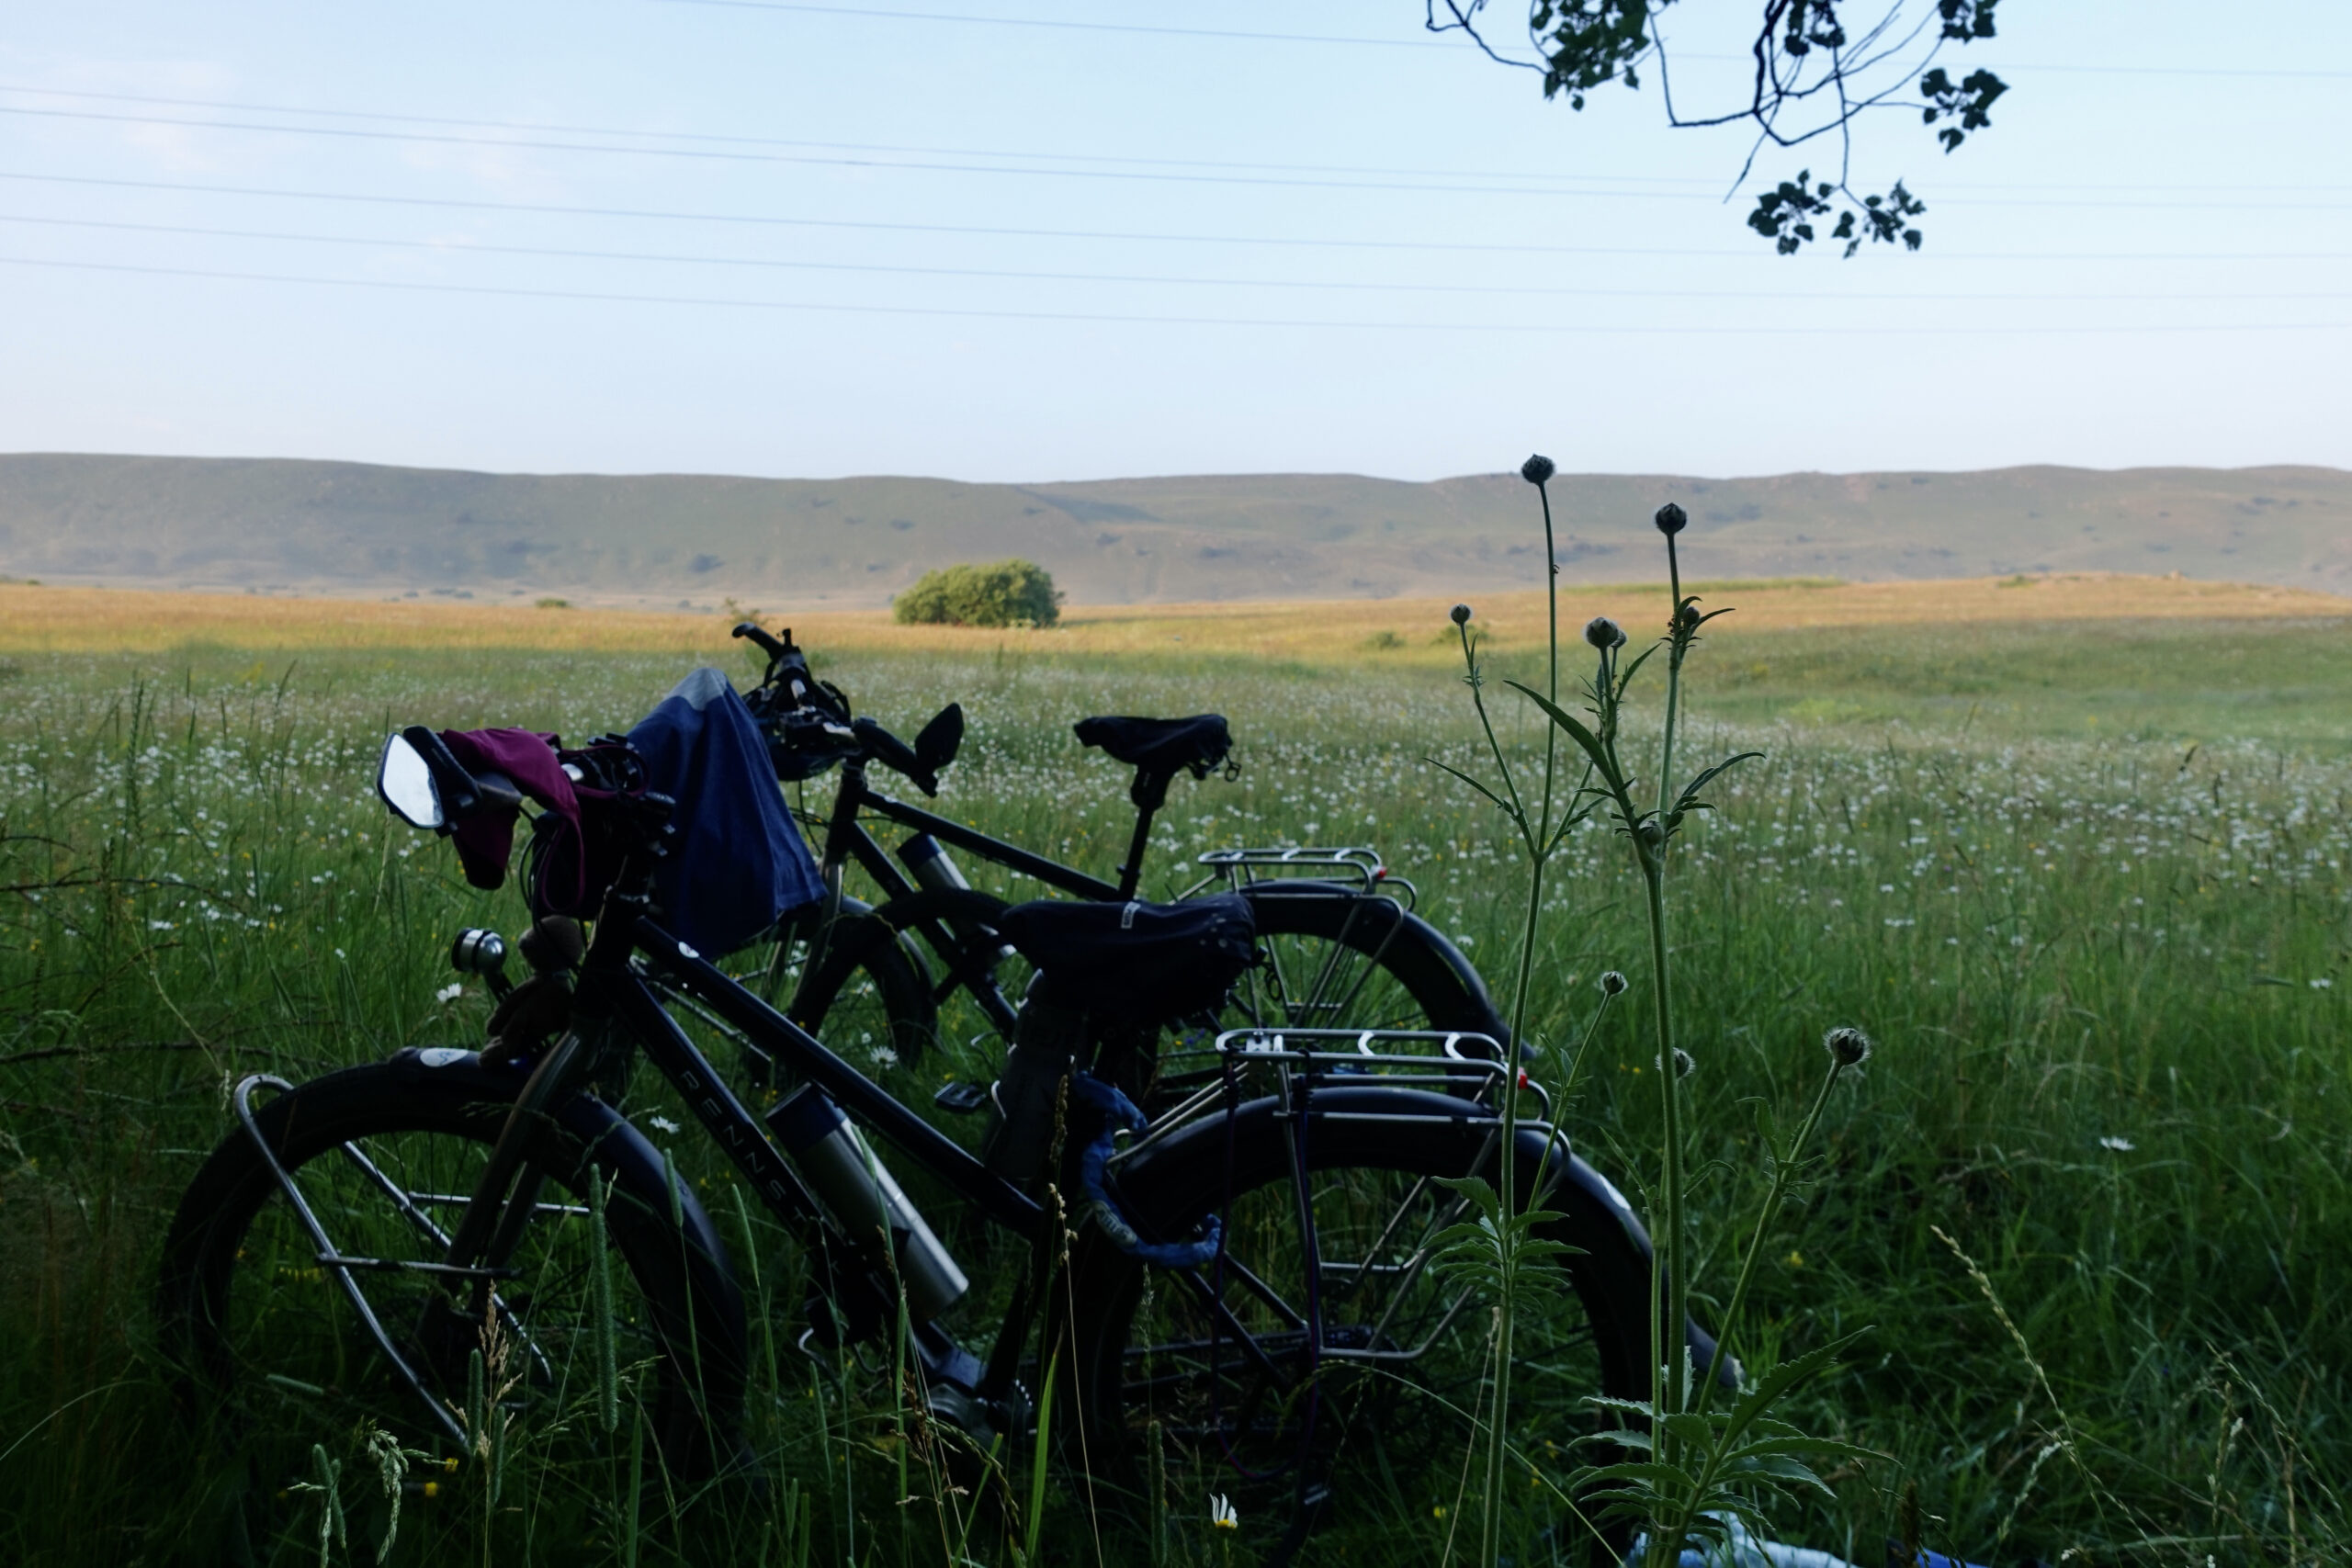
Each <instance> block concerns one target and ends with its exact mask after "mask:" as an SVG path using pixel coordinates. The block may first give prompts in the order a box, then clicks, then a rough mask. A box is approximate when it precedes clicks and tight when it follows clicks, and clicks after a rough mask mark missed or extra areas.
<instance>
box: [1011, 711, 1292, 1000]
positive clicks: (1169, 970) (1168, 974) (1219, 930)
mask: <svg viewBox="0 0 2352 1568" xmlns="http://www.w3.org/2000/svg"><path fill="white" fill-rule="evenodd" d="M1217 722H1218V724H1219V726H1220V728H1222V726H1223V724H1224V721H1223V720H1222V719H1220V720H1218V721H1217ZM996 929H997V931H998V933H999V934H1000V935H1001V936H1002V937H1003V938H1004V940H1005V941H1007V942H1011V943H1012V945H1013V946H1014V947H1015V948H1017V949H1018V950H1020V952H1021V954H1022V956H1023V957H1025V958H1027V959H1028V960H1029V962H1031V963H1032V964H1035V965H1036V966H1037V971H1038V975H1039V981H1038V990H1037V992H1036V994H1037V995H1038V996H1040V997H1042V998H1044V999H1045V1000H1046V1001H1048V1002H1051V1003H1053V1004H1055V1005H1056V1006H1058V1007H1065V1008H1069V1009H1072V1010H1076V1011H1080V1012H1091V1013H1106V1014H1111V1015H1114V1016H1116V1017H1120V1018H1128V1019H1135V1020H1137V1021H1148V1022H1159V1021H1165V1020H1168V1019H1173V1018H1181V1017H1183V1016H1184V1015H1186V1014H1188V1013H1193V1012H1198V1011H1200V1010H1203V1009H1204V1008H1214V1007H1216V1006H1217V1005H1219V1004H1220V1003H1222V1002H1223V1001H1224V1000H1225V993H1226V992H1227V990H1228V989H1229V988H1231V987H1232V985H1233V982H1234V981H1235V980H1236V979H1237V978H1238V977H1239V976H1240V974H1241V972H1242V971H1243V970H1244V969H1247V968H1248V967H1250V964H1252V963H1254V962H1256V959H1257V937H1258V921H1257V917H1256V916H1255V915H1254V914H1253V913H1252V912H1251V911H1250V901H1249V900H1248V899H1246V898H1243V897H1238V896H1236V895H1234V894H1230V893H1228V894H1226V895H1224V896H1223V897H1216V898H1191V899H1187V900H1185V901H1184V902H1183V903H1181V904H1146V903H1141V902H1131V903H1125V904H1077V903H1070V902H1068V901H1065V900H1061V899H1054V898H1040V899H1037V900H1035V901H1034V902H1031V903H1027V904H1015V905H1014V906H1013V907H1012V908H1010V909H1007V910H1006V911H1005V912H1004V914H1003V916H1002V918H1001V919H998V920H997V922H996Z"/></svg>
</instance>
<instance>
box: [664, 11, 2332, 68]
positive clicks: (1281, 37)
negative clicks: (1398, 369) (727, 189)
mask: <svg viewBox="0 0 2352 1568" xmlns="http://www.w3.org/2000/svg"><path fill="white" fill-rule="evenodd" d="M657 3H659V4H663V5H671V6H710V7H713V8H716V9H720V10H729V11H783V12H789V13H797V14H799V15H803V16H818V17H865V18H872V19H875V20H880V21H899V22H950V23H958V24H965V25H969V26H975V27H994V28H1046V29H1049V30H1053V31H1061V32H1088V33H1140V34H1147V35H1155V36H1159V37H1163V38H1201V39H1243V40H1247V41H1250V42H1253V43H1319V44H1348V45H1359V46H1364V47H1369V48H1375V49H1452V50H1454V51H1457V52H1461V53H1464V54H1467V53H1470V52H1472V51H1471V49H1470V46H1468V45H1466V44H1461V43H1456V42H1453V40H1451V39H1442V38H1436V37H1431V36H1423V37H1419V38H1393V39H1392V38H1365V37H1363V36H1362V35H1360V34H1359V35H1346V34H1329V33H1275V32H1247V31H1243V30H1241V29H1239V28H1172V27H1164V26H1156V25H1152V24H1148V23H1140V22H1077V21H1065V20H1062V19H1059V18H1054V17H974V16H963V15H957V14H956V13H954V12H944V11H900V10H885V9H882V8H880V7H877V6H813V5H803V4H798V3H797V0H657ZM1676 58H1679V59H1683V60H1713V61H1747V60H1749V59H1751V58H1752V57H1751V56H1748V55H1745V54H1704V53H1698V52H1694V51H1677V54H1676ZM1970 62H1971V63H1972V64H1977V63H1983V64H1985V65H1987V66H1988V67H1989V68H1990V69H1992V70H1996V71H2015V72H2036V73H2043V74H2064V75H2083V76H2247V77H2279V78H2289V79H2296V78H2300V79H2304V80H2312V81H2332V82H2333V81H2344V80H2346V79H2347V78H2352V71H2296V70H2278V69H2274V68H2269V67H2246V68H2239V67H2233V66H2226V65H2224V66H2206V65H2049V64H2030V63H2025V64H2004V63H2001V62H1980V61H1978V60H1977V59H1976V58H1975V57H1974V56H1973V55H1972V56H1970Z"/></svg>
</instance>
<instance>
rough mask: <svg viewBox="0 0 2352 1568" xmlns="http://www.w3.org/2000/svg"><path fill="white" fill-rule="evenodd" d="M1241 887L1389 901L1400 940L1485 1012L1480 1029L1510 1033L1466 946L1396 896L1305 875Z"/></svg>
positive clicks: (1247, 891) (1269, 894)
mask: <svg viewBox="0 0 2352 1568" xmlns="http://www.w3.org/2000/svg"><path fill="white" fill-rule="evenodd" d="M1238 891H1239V892H1240V894H1241V897H1244V898H1248V899H1250V900H1252V901H1255V900H1258V899H1261V898H1269V899H1271V898H1321V899H1329V900H1330V901H1331V902H1333V903H1340V904H1350V903H1357V902H1361V901H1363V900H1366V899H1375V900H1377V901H1378V902H1380V903H1382V904H1385V905H1386V906H1387V907H1388V908H1392V909H1394V910H1396V911H1397V916H1396V928H1397V935H1396V941H1397V942H1400V943H1403V944H1404V945H1407V946H1409V947H1416V948H1419V949H1422V950H1423V951H1425V952H1428V953H1430V954H1432V955H1434V956H1435V957H1436V958H1437V960H1438V961H1439V962H1440V963H1442V964H1444V965H1445V967H1446V969H1447V970H1448V971H1449V972H1450V973H1451V974H1452V975H1453V978H1454V979H1455V980H1456V981H1457V982H1458V983H1459V984H1460V985H1461V987H1462V989H1463V992H1464V994H1465V995H1467V996H1468V997H1469V998H1470V999H1471V1001H1472V1002H1473V1004H1475V1005H1476V1007H1477V1009H1478V1010H1479V1011H1480V1012H1481V1013H1483V1014H1484V1015H1485V1017H1484V1020H1483V1021H1482V1023H1481V1025H1480V1028H1479V1032H1481V1033H1485V1034H1491V1035H1492V1036H1494V1038H1495V1039H1496V1040H1497V1041H1498V1042H1500V1041H1502V1040H1503V1039H1504V1037H1505V1036H1507V1035H1508V1034H1510V1023H1509V1021H1506V1020H1505V1019H1504V1017H1503V1015H1502V1014H1501V1012H1500V1011H1498V1010H1497V1009H1496V1007H1495V1000H1494V997H1493V995H1492V993H1490V992H1489V991H1488V990H1487V982H1486V978H1485V976H1481V975H1480V974H1479V973H1478V971H1477V969H1476V966H1475V965H1473V964H1471V962H1470V960H1469V959H1468V958H1467V957H1466V956H1464V953H1463V952H1462V950H1461V949H1460V948H1459V947H1456V946H1455V945H1454V944H1453V940H1452V939H1451V938H1449V937H1448V936H1447V935H1446V934H1445V933H1444V932H1443V931H1440V930H1438V929H1437V927H1435V926H1433V925H1431V924H1430V922H1429V921H1427V920H1425V919H1422V918H1421V917H1420V916H1419V915H1417V914H1415V913H1414V912H1413V911H1412V910H1410V909H1408V908H1405V906H1404V905H1402V904H1399V903H1397V901H1396V900H1395V899H1394V898H1385V897H1381V896H1380V895H1379V894H1377V893H1366V892H1364V891H1363V890H1362V889H1361V888H1356V887H1351V886H1347V885H1346V884H1344V883H1339V882H1314V881H1308V880H1304V879H1301V880H1298V881H1287V880H1281V881H1266V882H1252V883H1248V884H1245V885H1244V886H1242V887H1241V888H1239V889H1238ZM1384 918H1385V917H1384Z"/></svg>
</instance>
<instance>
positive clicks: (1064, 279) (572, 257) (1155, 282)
mask: <svg viewBox="0 0 2352 1568" xmlns="http://www.w3.org/2000/svg"><path fill="white" fill-rule="evenodd" d="M0 223H19V224H26V225H33V226H39V227H44V228H59V229H90V230H97V231H106V232H117V233H125V232H127V233H140V234H174V235H180V236H184V237H197V238H204V239H225V240H259V241H265V242H269V243H298V244H319V245H341V246H350V247H363V248H370V249H381V250H406V251H423V252H426V253H428V254H433V255H435V256H444V257H450V258H458V257H465V256H531V257H535V258H541V259H560V260H569V261H619V262H649V263H654V264H657V265H688V266H732V267H752V268H767V269H772V270H779V271H792V272H830V273H850V274H872V275H877V276H915V277H939V278H973V279H982V280H987V281H994V282H1031V283H1109V284H1148V285H1150V286H1152V287H1154V288H1280V289H1317V290H1329V291H1331V292H1335V293H1374V294H1445V295H1469V296H1497V295H1501V296H1516V297H1522V298H1546V299H1743V300H1764V299H1769V300H1787V299H1796V300H1808V299H1821V300H1841V301H1849V300H1874V301H1883V300H1894V301H1903V302H1906V303H1913V304H1929V303H2031V302H2057V303H2070V304H2087V303H2103V302H2107V301H2122V302H2129V303H2141V304H2145V303H2164V304H2185V303H2193V302H2196V301H2200V300H2229V301H2233V302H2234V301H2239V300H2245V299H2268V300H2297V301H2308V300H2326V299H2352V290H2326V291H2312V292H2298V293H2282V292H2280V291H2278V290H2277V289H2264V290H2261V291H2259V292H2249V293H2243V294H2211V293H2199V294H2185V293H2180V292H2177V291H2175V292H2168V293H2119V292H2117V291H2116V290H2114V289H2100V290H2098V292H2096V293H2080V292H2076V293H2018V292H2011V293H2006V294H2004V293H1973V294H1965V293H1948V292H1947V293H1930V292H1922V291H1917V290H1904V291H1886V292H1876V293H1872V292H1862V291H1856V290H1847V289H1832V290H1818V289H1816V290H1812V291H1789V290H1781V289H1758V288H1744V289H1743V288H1571V287H1562V286H1558V285H1549V284H1457V283H1395V282H1358V281H1352V280H1346V279H1330V278H1281V277H1199V276H1192V277H1187V276H1180V275H1175V274H1170V273H1103V272H1047V271H1037V270H1029V269H1020V268H1001V267H961V266H910V265H900V264H892V263H879V262H829V261H809V260H807V259H804V258H798V257H776V256H723V255H696V254H683V253H679V252H675V251H608V250H590V249H581V248H575V247H571V246H560V245H509V244H498V243H488V242H477V241H471V240H466V241H457V242H452V241H447V240H413V239H402V238H399V237H388V236H381V235H367V234H319V233H300V232H295V231H286V230H266V229H222V228H215V227H208V226H205V225H200V224H190V223H135V222H128V221H123V220H108V219H95V218H59V217H54V216H50V215H45V214H35V213H20V212H0Z"/></svg>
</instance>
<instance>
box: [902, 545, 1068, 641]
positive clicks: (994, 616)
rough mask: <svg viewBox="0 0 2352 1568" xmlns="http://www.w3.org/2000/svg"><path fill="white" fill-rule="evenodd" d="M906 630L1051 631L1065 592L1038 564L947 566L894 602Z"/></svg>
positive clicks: (927, 574) (1012, 562) (1007, 562)
mask: <svg viewBox="0 0 2352 1568" xmlns="http://www.w3.org/2000/svg"><path fill="white" fill-rule="evenodd" d="M890 612H891V614H892V615H894V616H896V617H897V619H898V622H899V625H900V626H1052V625H1053V624H1054V623H1055V622H1056V621H1058V620H1060V619H1061V618H1062V595H1061V591H1060V590H1059V589H1057V588H1056V587H1055V586H1054V580H1053V578H1052V576H1051V575H1050V574H1048V573H1047V572H1046V569H1045V568H1044V567H1042V566H1039V565H1038V564H1037V563H1036V562H1035V561H1025V560H1001V561H997V562H994V563H993V564H991V565H988V566H944V567H941V568H940V569H939V570H936V571H926V572H924V573H923V574H922V580H921V581H918V582H917V583H916V584H915V585H914V586H913V587H912V588H910V589H908V590H907V591H906V592H904V593H901V594H899V596H898V598H896V599H895V600H893V601H891V604H890Z"/></svg>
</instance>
